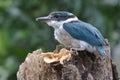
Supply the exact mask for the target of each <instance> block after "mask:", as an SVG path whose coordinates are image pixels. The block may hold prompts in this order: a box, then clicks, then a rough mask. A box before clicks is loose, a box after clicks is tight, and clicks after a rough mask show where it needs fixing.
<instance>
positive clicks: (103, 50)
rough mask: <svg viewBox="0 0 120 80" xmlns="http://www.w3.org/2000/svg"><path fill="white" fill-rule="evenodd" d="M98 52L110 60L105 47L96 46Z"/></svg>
mask: <svg viewBox="0 0 120 80" xmlns="http://www.w3.org/2000/svg"><path fill="white" fill-rule="evenodd" d="M96 49H97V51H98V52H99V53H100V54H101V55H102V56H103V57H105V58H107V59H109V57H108V55H107V54H106V51H105V49H104V48H103V46H96Z"/></svg>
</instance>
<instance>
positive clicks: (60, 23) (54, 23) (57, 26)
mask: <svg viewBox="0 0 120 80" xmlns="http://www.w3.org/2000/svg"><path fill="white" fill-rule="evenodd" d="M76 20H78V18H77V17H74V18H69V19H67V20H65V21H49V22H47V24H48V25H49V26H52V27H53V28H54V29H57V28H59V27H60V26H62V25H63V24H64V23H68V22H71V21H76Z"/></svg>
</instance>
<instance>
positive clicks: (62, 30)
mask: <svg viewBox="0 0 120 80" xmlns="http://www.w3.org/2000/svg"><path fill="white" fill-rule="evenodd" d="M36 21H40V22H45V23H47V24H48V25H49V26H51V27H53V28H54V37H55V39H56V40H57V41H58V42H59V43H61V44H63V45H64V46H66V47H71V48H72V49H75V50H80V51H83V50H87V51H88V52H90V53H95V52H96V51H97V52H98V53H99V54H100V55H101V56H103V57H105V58H108V55H107V54H106V51H105V49H104V46H106V45H107V42H106V41H105V39H104V37H103V36H102V34H101V33H100V31H99V30H98V29H97V28H96V27H94V26H93V25H91V24H89V23H87V22H84V21H82V20H80V19H78V17H77V16H75V15H74V14H73V13H71V12H67V11H53V12H51V13H49V15H48V16H45V17H38V18H36Z"/></svg>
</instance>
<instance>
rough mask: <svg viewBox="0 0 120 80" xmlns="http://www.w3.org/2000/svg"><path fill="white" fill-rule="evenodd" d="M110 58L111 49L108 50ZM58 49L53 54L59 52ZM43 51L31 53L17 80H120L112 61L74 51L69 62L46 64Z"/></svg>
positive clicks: (96, 54) (20, 68)
mask: <svg viewBox="0 0 120 80" xmlns="http://www.w3.org/2000/svg"><path fill="white" fill-rule="evenodd" d="M105 49H106V52H107V54H108V55H109V56H110V47H109V46H107V47H106V48H105ZM60 50H61V48H58V47H57V49H56V50H55V51H54V52H53V53H55V52H59V51H60ZM41 53H42V51H41V49H38V50H36V51H33V52H32V53H29V54H28V55H27V57H26V59H25V61H24V62H23V63H22V64H21V65H20V67H19V70H18V72H17V80H119V78H118V73H117V70H116V65H115V64H112V60H106V59H105V58H104V57H102V56H101V55H99V54H98V53H97V52H96V53H95V54H93V53H89V52H87V51H77V52H76V51H73V52H72V53H71V57H70V59H69V60H64V61H63V64H60V63H59V62H53V63H46V62H45V61H44V57H43V56H42V54H41Z"/></svg>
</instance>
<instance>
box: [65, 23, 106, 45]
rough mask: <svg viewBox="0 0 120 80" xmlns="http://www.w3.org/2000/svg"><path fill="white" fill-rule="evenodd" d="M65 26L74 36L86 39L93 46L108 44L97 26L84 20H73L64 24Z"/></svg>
mask: <svg viewBox="0 0 120 80" xmlns="http://www.w3.org/2000/svg"><path fill="white" fill-rule="evenodd" d="M63 28H64V29H65V30H66V31H67V32H68V33H69V34H70V35H71V36H72V37H73V38H76V39H78V40H82V41H85V42H87V43H89V44H90V45H92V46H97V45H106V42H105V40H104V38H103V37H102V35H101V33H100V32H99V31H98V30H97V29H96V28H95V27H93V26H92V25H90V24H88V23H85V22H82V21H73V22H70V23H65V24H63Z"/></svg>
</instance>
